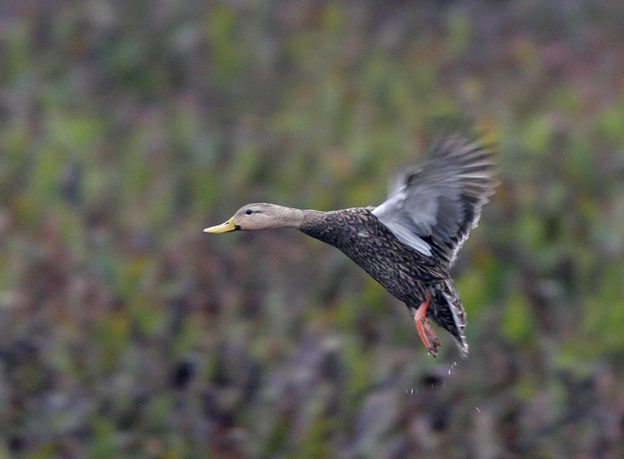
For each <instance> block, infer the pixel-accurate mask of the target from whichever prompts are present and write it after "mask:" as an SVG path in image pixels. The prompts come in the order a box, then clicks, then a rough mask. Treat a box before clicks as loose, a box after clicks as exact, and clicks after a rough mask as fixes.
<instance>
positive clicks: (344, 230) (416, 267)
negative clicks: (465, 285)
mask: <svg viewBox="0 0 624 459" xmlns="http://www.w3.org/2000/svg"><path fill="white" fill-rule="evenodd" d="M372 210H373V208H364V207H359V208H358V207H356V208H352V209H343V210H336V211H332V212H314V211H313V212H311V213H309V214H306V216H305V217H304V220H303V224H302V225H301V227H300V230H301V231H302V232H303V233H305V234H307V235H308V236H312V237H313V238H315V239H318V240H320V241H323V242H325V243H327V244H329V245H332V246H334V247H336V248H337V249H339V250H340V251H341V252H342V253H344V254H345V255H346V256H348V257H349V258H351V259H352V260H353V261H354V262H355V263H357V265H358V266H360V267H361V268H362V269H364V271H366V272H367V273H368V274H369V275H370V276H371V277H372V278H373V279H375V280H376V281H377V282H379V283H380V284H381V285H383V287H384V288H385V289H386V290H387V291H388V292H390V293H391V294H392V295H393V296H395V297H396V298H398V299H399V300H401V301H403V302H404V303H405V304H406V305H407V307H408V308H409V310H410V313H411V315H412V317H414V315H415V314H416V310H417V309H418V307H419V306H420V305H421V304H422V303H423V302H424V301H425V300H426V292H427V291H429V292H430V293H431V305H430V307H429V309H428V315H429V317H431V318H432V319H433V321H434V322H435V323H436V324H438V325H439V326H441V327H443V328H444V329H445V330H447V331H448V332H449V333H451V335H453V337H454V338H455V339H456V340H457V344H458V346H459V348H460V350H461V352H462V354H464V355H465V354H467V352H468V345H467V344H466V339H465V336H464V328H465V324H466V321H465V314H464V313H463V307H462V305H461V301H460V299H459V295H458V294H457V291H456V290H455V285H454V284H453V281H452V280H451V277H450V275H449V273H448V270H447V269H446V268H445V267H444V266H443V264H441V263H440V261H439V260H438V259H436V258H434V257H427V256H424V255H422V254H421V253H420V252H418V251H417V250H414V249H412V248H411V247H408V246H406V245H405V244H403V243H401V242H400V241H399V240H398V239H397V238H396V237H395V236H394V235H393V234H392V233H391V232H390V231H389V230H388V228H387V227H385V226H384V225H383V224H382V223H381V222H380V221H379V220H378V219H377V217H375V216H374V215H373V213H372ZM447 298H450V299H452V301H454V302H455V303H454V304H455V307H457V308H458V309H459V310H460V311H461V313H460V317H459V319H460V320H458V321H456V320H455V318H454V315H453V314H452V312H451V308H450V306H449V304H448V300H447Z"/></svg>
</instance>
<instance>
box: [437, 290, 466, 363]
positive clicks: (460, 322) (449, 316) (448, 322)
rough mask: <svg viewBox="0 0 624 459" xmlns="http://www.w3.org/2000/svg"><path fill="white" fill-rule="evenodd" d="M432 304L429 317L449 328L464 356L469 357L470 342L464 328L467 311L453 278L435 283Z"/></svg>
mask: <svg viewBox="0 0 624 459" xmlns="http://www.w3.org/2000/svg"><path fill="white" fill-rule="evenodd" d="M432 287H433V288H432V289H431V292H432V301H431V302H432V306H433V307H431V308H429V317H431V318H432V319H433V321H434V322H435V323H436V324H438V325H439V326H441V327H442V328H444V329H445V330H447V331H448V332H449V333H450V334H451V335H453V338H455V343H456V344H457V347H458V348H459V352H460V353H461V355H462V357H464V358H467V357H468V343H467V342H466V335H465V334H464V330H465V328H466V323H467V322H466V311H465V310H464V306H463V305H462V302H461V299H460V298H459V294H458V293H457V290H456V289H455V284H454V283H453V281H452V280H451V279H445V280H444V281H442V282H438V283H436V284H433V286H432Z"/></svg>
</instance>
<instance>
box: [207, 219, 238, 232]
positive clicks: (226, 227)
mask: <svg viewBox="0 0 624 459" xmlns="http://www.w3.org/2000/svg"><path fill="white" fill-rule="evenodd" d="M235 229H236V225H235V224H234V217H232V218H230V219H229V220H228V221H226V222H225V223H223V224H221V225H217V226H211V227H210V228H206V229H205V230H204V233H213V234H218V233H227V232H229V231H234V230H235Z"/></svg>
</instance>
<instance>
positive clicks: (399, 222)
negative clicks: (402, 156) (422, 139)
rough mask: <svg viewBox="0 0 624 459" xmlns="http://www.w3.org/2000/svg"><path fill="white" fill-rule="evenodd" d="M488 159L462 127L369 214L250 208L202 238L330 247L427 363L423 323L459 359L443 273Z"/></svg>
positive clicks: (467, 222)
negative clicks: (369, 287) (396, 308)
mask: <svg viewBox="0 0 624 459" xmlns="http://www.w3.org/2000/svg"><path fill="white" fill-rule="evenodd" d="M493 174H494V165H493V158H492V152H491V151H489V150H488V149H487V148H485V147H484V146H483V145H481V144H480V143H479V141H478V138H476V137H475V136H474V135H472V134H471V130H470V129H467V127H466V126H463V127H462V126H461V125H457V124H452V125H451V126H450V128H448V127H447V129H444V130H443V131H442V132H440V133H439V135H438V136H437V137H436V138H435V140H434V142H433V143H432V145H431V146H430V157H429V159H428V160H427V161H426V162H424V163H423V164H420V165H412V166H409V167H406V168H403V169H402V170H401V171H400V172H399V174H398V176H397V177H396V179H395V180H394V182H393V185H392V187H391V189H390V194H389V196H388V198H387V199H386V201H384V202H383V203H382V204H381V205H379V206H377V207H360V208H352V209H343V210H336V211H331V212H320V211H317V210H301V209H292V208H288V207H283V206H278V205H275V204H267V203H256V204H248V205H246V206H243V207H241V208H240V209H239V210H238V211H237V212H236V214H235V215H234V217H232V218H231V219H230V220H228V221H227V222H225V223H224V224H222V225H219V226H215V227H212V228H207V229H206V230H205V231H206V232H208V233H223V232H227V231H234V230H263V229H269V228H281V227H290V228H298V229H300V230H301V231H302V232H303V233H305V234H307V235H309V236H312V237H314V238H316V239H319V240H321V241H323V242H325V243H327V244H330V245H332V246H334V247H336V248H338V249H339V250H341V251H342V252H343V253H344V254H345V255H347V256H348V257H349V258H351V259H352V260H353V261H354V262H355V263H357V264H358V265H359V266H360V267H362V268H363V269H364V270H365V271H366V272H367V273H368V274H369V275H370V276H371V277H373V278H374V279H375V280H376V281H378V282H379V283H380V284H381V285H383V286H384V288H385V289H386V290H388V292H390V293H391V294H392V295H394V296H395V297H396V298H398V299H399V300H401V301H403V302H404V303H405V304H406V305H407V307H408V308H409V311H410V313H411V315H412V318H413V319H414V322H415V324H416V328H417V330H418V333H419V335H420V337H421V339H422V341H423V343H424V344H425V346H426V347H427V349H428V350H429V352H430V353H431V354H433V355H434V356H435V355H436V354H437V347H438V345H439V341H438V339H437V337H436V335H435V332H434V331H433V329H432V328H431V327H430V326H429V325H428V323H427V317H431V319H433V321H434V322H435V323H436V324H438V325H439V326H441V327H442V328H444V329H445V330H447V331H448V332H449V333H450V334H451V335H452V336H453V337H454V338H455V340H456V342H457V344H458V347H459V349H460V351H461V353H462V355H464V356H465V355H467V354H468V345H467V343H466V338H465V336H464V328H465V327H466V314H465V311H464V308H463V306H462V303H461V300H460V298H459V295H458V293H457V291H456V290H455V285H454V283H453V281H452V279H451V276H450V273H449V270H450V268H451V266H452V265H453V263H454V261H455V258H456V256H457V252H458V250H459V249H460V247H461V245H462V244H463V242H464V241H465V240H466V238H467V237H468V235H469V232H470V229H471V228H473V227H475V226H476V224H477V222H478V220H479V216H480V214H481V207H482V206H483V204H485V203H486V202H487V201H488V196H490V195H491V194H492V193H493V192H494V191H493V188H494V186H495V185H496V183H497V182H496V181H495V180H494V179H492V175H493Z"/></svg>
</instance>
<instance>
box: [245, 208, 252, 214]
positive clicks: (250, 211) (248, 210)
mask: <svg viewBox="0 0 624 459" xmlns="http://www.w3.org/2000/svg"><path fill="white" fill-rule="evenodd" d="M245 213H246V214H247V215H251V214H253V210H251V209H247V210H246V211H245Z"/></svg>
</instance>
